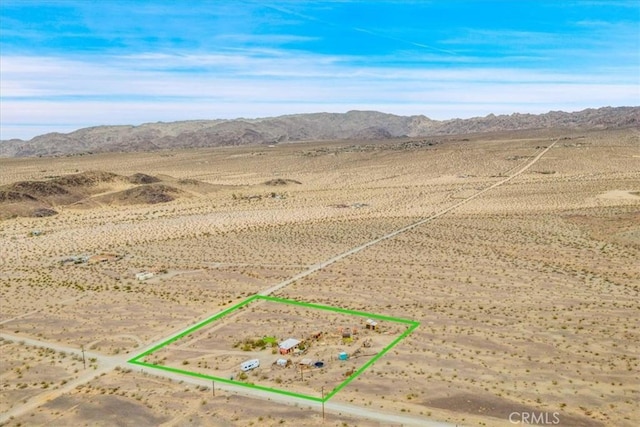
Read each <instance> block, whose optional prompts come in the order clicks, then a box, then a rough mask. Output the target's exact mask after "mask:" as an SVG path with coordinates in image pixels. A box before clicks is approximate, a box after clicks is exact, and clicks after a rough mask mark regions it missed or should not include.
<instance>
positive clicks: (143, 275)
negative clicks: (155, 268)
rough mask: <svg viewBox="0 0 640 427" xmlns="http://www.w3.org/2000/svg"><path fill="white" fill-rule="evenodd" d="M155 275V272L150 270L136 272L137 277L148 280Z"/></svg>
mask: <svg viewBox="0 0 640 427" xmlns="http://www.w3.org/2000/svg"><path fill="white" fill-rule="evenodd" d="M152 277H153V273H152V272H150V271H142V272H140V273H136V279H138V280H147V279H151V278H152Z"/></svg>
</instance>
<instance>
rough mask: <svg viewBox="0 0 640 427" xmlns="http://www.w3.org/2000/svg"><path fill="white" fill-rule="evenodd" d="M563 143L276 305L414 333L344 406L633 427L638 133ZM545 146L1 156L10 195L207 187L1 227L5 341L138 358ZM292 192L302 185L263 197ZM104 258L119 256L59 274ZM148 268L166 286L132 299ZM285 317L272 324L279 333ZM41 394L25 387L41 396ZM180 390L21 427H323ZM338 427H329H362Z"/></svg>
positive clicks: (505, 143)
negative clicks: (130, 183) (97, 174)
mask: <svg viewBox="0 0 640 427" xmlns="http://www.w3.org/2000/svg"><path fill="white" fill-rule="evenodd" d="M557 136H563V137H566V138H569V139H563V140H561V141H559V143H558V144H557V145H556V146H554V148H552V149H551V150H549V151H548V152H547V153H546V154H545V155H544V156H543V157H542V158H541V159H540V160H539V161H538V162H537V163H536V164H535V165H534V166H533V167H531V168H530V169H529V170H527V171H526V172H525V173H523V174H522V175H520V176H518V177H517V178H515V179H513V180H511V181H509V182H506V183H505V184H504V185H501V186H499V187H497V188H494V189H492V190H490V191H488V192H486V193H484V194H483V195H482V196H480V197H478V198H476V199H474V200H472V201H470V202H468V203H466V204H464V205H462V206H460V207H459V208H457V209H456V210H454V211H451V212H450V213H447V214H446V215H444V216H442V217H439V218H437V219H436V220H434V221H431V222H429V223H426V224H424V225H422V226H420V227H417V228H415V229H413V230H411V231H408V232H406V233H403V234H401V235H398V236H397V237H394V238H392V239H389V240H385V241H382V242H380V243H378V244H376V245H374V246H371V247H369V248H367V249H365V250H363V251H361V252H358V253H357V254H354V255H352V256H349V257H347V258H344V259H342V260H341V261H339V262H337V263H335V264H332V265H330V266H328V267H326V268H324V269H322V270H319V271H317V272H315V273H313V274H311V275H309V276H307V277H305V278H303V279H300V280H298V281H296V282H295V283H293V284H292V285H290V286H288V287H285V288H283V289H281V290H280V291H278V292H277V295H276V296H280V297H283V298H290V299H299V300H301V301H306V302H317V303H320V304H326V305H330V306H336V307H343V308H348V309H354V310H361V311H367V312H373V313H379V314H383V315H389V316H399V317H404V318H408V319H412V320H417V321H419V322H420V323H421V326H420V327H419V328H418V329H417V330H416V331H415V332H414V333H413V334H411V335H410V336H409V337H408V338H407V339H406V340H404V341H402V342H401V343H400V344H398V346H397V347H394V349H393V350H392V351H390V352H389V353H388V354H386V355H385V356H383V357H382V358H381V359H380V360H379V361H378V362H376V363H375V364H374V365H373V366H371V367H370V368H369V369H368V370H367V371H366V372H365V373H363V374H362V375H361V376H360V377H358V378H357V379H356V380H355V381H353V382H352V383H351V384H349V385H348V386H347V387H345V388H344V389H343V390H341V391H340V392H339V393H338V394H337V395H336V396H334V398H333V399H332V402H336V403H340V402H342V403H345V404H347V403H348V404H353V405H358V406H361V407H363V408H375V409H376V410H380V411H386V412H389V413H395V414H407V415H412V416H418V417H421V416H422V417H425V419H427V418H429V419H436V420H442V421H449V422H452V423H458V424H463V425H505V426H506V425H511V424H510V423H509V421H508V417H509V414H510V413H511V412H514V411H519V412H523V411H538V412H541V411H544V412H550V413H553V412H558V413H559V414H560V418H561V421H562V422H561V425H566V426H605V425H616V426H633V425H635V422H636V420H637V419H639V418H640V414H639V412H638V409H637V403H636V402H637V401H638V397H639V396H638V390H639V387H638V386H639V385H640V378H639V376H638V368H639V362H638V356H637V355H638V354H640V345H639V344H638V343H639V342H640V330H639V329H638V328H639V326H638V325H640V322H639V320H640V315H639V314H638V313H640V304H639V303H638V301H639V299H638V292H639V290H640V288H639V285H638V284H639V283H640V265H639V264H638V263H637V260H638V259H640V225H639V224H640V198H639V197H638V196H637V195H638V193H639V192H640V172H639V171H640V157H638V155H639V150H640V148H639V147H640V144H639V141H638V135H637V133H635V132H633V131H599V132H590V133H584V132H582V133H577V132H576V133H567V134H562V135H554V139H555V137H557ZM552 141H553V140H552V139H551V138H550V137H549V135H544V136H541V137H540V138H536V137H531V136H530V137H527V138H517V137H515V136H509V135H502V136H494V137H491V138H488V137H487V138H483V137H478V136H475V137H473V138H471V140H470V141H449V142H445V143H442V144H437V145H434V146H425V147H419V148H413V149H399V148H398V145H397V143H395V142H390V143H384V144H382V143H380V144H373V145H367V147H366V149H362V148H358V147H356V146H354V145H353V144H352V143H343V142H341V143H323V144H291V145H283V146H277V147H275V148H269V147H238V148H221V149H206V150H185V151H181V152H160V153H137V154H105V155H91V156H82V157H69V158H56V159H6V160H4V159H3V160H1V161H0V184H8V183H12V182H15V181H19V180H28V179H43V178H44V177H45V176H50V175H62V174H66V173H74V172H76V171H84V170H105V171H109V172H114V173H118V174H122V175H132V174H134V173H138V172H142V173H146V174H150V175H161V176H167V177H171V179H175V180H185V179H194V180H199V181H202V182H204V183H206V184H207V185H209V187H207V190H206V191H201V192H196V191H194V192H193V194H190V195H189V197H185V198H181V199H178V200H175V201H172V202H169V203H165V204H156V205H152V206H149V205H127V206H115V205H113V206H112V205H109V204H103V205H102V206H98V207H95V208H91V209H89V208H80V207H76V208H74V207H66V208H62V209H59V210H60V214H59V215H57V216H53V217H46V218H16V219H11V220H7V221H2V222H0V269H1V270H0V271H1V275H0V300H1V301H2V302H1V304H2V306H1V310H0V332H7V333H11V334H16V335H18V336H23V337H33V338H38V339H40V340H42V341H48V342H51V343H58V344H64V345H69V346H73V347H75V348H79V347H80V346H85V348H89V347H91V351H95V352H98V353H102V354H105V355H123V354H126V353H132V354H133V353H135V352H136V351H137V349H140V348H142V347H144V346H146V345H148V344H150V343H152V342H155V341H157V340H160V339H162V338H163V337H165V336H168V335H170V334H171V333H174V332H176V331H178V330H180V329H181V328H186V327H188V326H190V325H193V324H196V323H197V322H198V321H201V320H203V319H205V318H207V317H208V316H210V315H212V314H214V313H216V312H218V311H219V310H220V309H222V308H225V307H229V306H231V305H233V304H235V303H237V302H239V301H241V300H243V299H244V298H246V297H248V296H250V295H253V294H255V293H257V292H259V291H262V290H264V289H267V288H269V287H270V286H273V285H274V284H276V283H279V282H281V281H282V280H285V279H287V278H289V277H292V276H294V275H295V274H297V273H299V272H301V271H304V270H306V269H308V268H309V267H311V266H313V265H315V264H317V263H320V262H322V261H324V260H326V259H329V258H331V257H333V256H335V255H337V254H339V253H341V252H344V251H346V250H348V249H350V248H353V247H356V246H358V245H359V244H362V243H365V242H367V241H370V240H372V239H374V238H376V237H379V236H382V235H384V234H386V233H389V232H391V231H393V230H396V229H398V228H400V227H402V226H404V225H407V224H411V223H413V222H415V221H417V220H419V219H421V218H425V217H428V216H430V215H432V214H433V213H436V212H438V211H441V210H443V209H446V208H448V207H450V206H452V205H454V204H455V203H458V202H460V201H461V200H465V198H467V197H470V196H471V195H473V194H476V193H477V192H478V191H482V190H483V189H486V188H488V187H489V186H491V185H493V184H495V183H496V182H499V181H501V180H502V179H504V177H506V176H508V175H509V174H510V173H513V171H516V170H518V169H519V168H521V167H522V166H523V165H524V164H526V163H527V162H528V161H530V160H531V159H532V158H534V157H535V156H536V155H537V154H539V153H540V152H541V150H542V149H543V147H546V146H548V145H549V144H550V143H551V142H552ZM278 178H281V179H290V180H295V181H299V182H300V183H301V184H295V183H289V184H288V185H282V186H269V185H265V184H264V183H265V182H266V181H269V180H272V179H278ZM272 193H276V194H277V195H278V197H273V196H272ZM251 196H260V197H251ZM34 230H38V231H40V232H41V233H40V235H37V236H33V235H32V234H33V233H32V232H33V231H34ZM99 253H113V254H118V255H121V256H122V258H121V259H118V260H115V259H110V260H106V261H104V262H95V263H86V264H74V263H69V262H65V263H62V262H61V261H62V260H63V259H65V258H68V257H71V256H80V255H93V254H99ZM140 271H153V272H155V273H156V276H155V277H154V278H153V279H151V280H148V281H138V280H136V279H135V273H137V272H140ZM287 316H291V315H290V314H289V315H286V314H283V315H282V317H276V318H275V319H274V320H273V324H274V325H278V327H279V328H282V327H283V325H286V324H287V322H288V320H287ZM229 327H231V326H229ZM274 334H286V331H284V330H282V331H281V332H279V331H276V332H274ZM227 335H229V334H227ZM5 345H7V344H5ZM10 345H12V346H14V347H15V346H16V345H17V344H15V343H14V344H10ZM11 348H12V350H11V352H9V353H10V354H11V356H10V357H9V358H8V360H10V363H9V365H8V367H7V368H3V369H4V370H3V371H2V372H3V373H2V387H3V390H4V393H7V394H6V396H9V397H7V399H6V400H5V402H6V404H8V405H16V404H19V402H20V401H21V399H24V398H25V397H24V396H22V395H20V396H18V394H16V393H18V390H20V389H19V387H18V383H19V382H24V381H19V380H18V379H17V377H16V375H18V374H17V371H16V369H19V370H20V372H26V368H25V367H26V365H29V364H31V366H40V365H41V364H43V363H44V364H45V365H46V360H45V359H46V358H45V359H42V360H39V361H38V362H37V363H38V365H36V364H35V362H34V361H32V360H30V358H32V357H37V356H36V355H37V351H36V350H29V348H28V347H24V348H20V349H19V348H17V347H16V348H15V349H14V348H13V347H11ZM204 349H205V350H209V347H206V348H204ZM5 353H6V352H3V358H4V357H5V356H4V354H5ZM194 357H196V356H194ZM196 358H197V357H196ZM176 360H177V359H176ZM56 363H57V362H56ZM76 363H77V361H76ZM178 363H182V362H178ZM197 363H198V361H196V359H194V360H193V363H191V362H190V366H194V364H195V366H197ZM61 366H62V367H61V368H60V369H58V370H57V371H56V372H53V373H52V375H54V377H52V378H50V379H49V380H48V381H50V382H51V384H52V385H53V386H55V385H57V384H59V383H60V382H61V381H64V379H65V378H67V377H73V375H74V374H73V370H74V369H75V368H74V367H73V365H70V366H66V365H65V364H64V363H62V364H61ZM32 369H34V368H32ZM42 369H44V368H42ZM39 372H40V371H39ZM42 372H44V370H43V371H42ZM23 375H24V374H23ZM132 378H135V380H133V379H132ZM283 379H284V378H283ZM34 382H35V380H34V381H32V380H31V379H30V380H29V381H27V383H28V384H29V385H28V387H27V388H25V389H22V390H23V391H24V390H28V391H29V393H35V392H37V386H34V385H33V383H34ZM38 383H40V381H38ZM309 387H311V388H313V387H314V385H313V384H310V385H309ZM184 388H185V387H184V386H179V385H176V384H175V383H171V382H169V381H168V380H164V379H160V378H153V379H151V377H148V378H147V377H140V376H139V375H138V374H136V375H134V373H133V372H131V373H128V374H126V373H125V372H124V371H122V370H121V371H117V372H115V371H114V372H111V373H108V374H106V375H105V376H103V377H99V378H98V379H96V380H92V381H90V382H88V383H86V385H84V386H83V387H82V388H80V389H77V390H75V391H73V392H71V393H65V394H63V395H62V396H60V397H58V398H56V399H54V400H52V401H50V402H48V403H46V404H45V405H44V406H41V407H40V408H38V409H37V410H35V411H32V412H31V413H29V414H26V415H23V416H21V417H18V418H16V419H14V420H12V421H11V422H10V425H16V424H18V423H23V424H44V423H52V424H53V425H55V424H56V423H58V425H69V424H83V423H88V424H95V423H100V422H102V423H103V425H112V424H114V423H116V421H117V420H116V419H112V418H109V415H107V414H110V413H112V411H111V409H112V408H114V407H116V406H118V407H122V408H126V411H125V412H126V413H127V419H130V420H135V421H136V423H137V424H136V425H157V424H162V423H165V424H166V425H189V424H193V425H198V424H200V425H201V424H208V423H210V425H259V424H260V425H262V423H266V424H267V425H275V424H278V423H279V422H280V419H283V420H285V421H284V422H285V425H286V423H291V424H296V423H297V424H300V423H303V424H305V425H313V423H320V422H321V420H320V419H319V418H317V414H315V415H314V416H313V417H312V418H301V417H306V416H307V415H306V414H307V413H306V412H305V411H303V410H302V409H300V408H296V407H293V406H287V405H282V404H280V403H275V402H267V401H264V400H256V399H249V398H248V397H242V396H237V395H233V394H231V393H228V394H227V395H225V396H224V397H220V398H218V397H216V398H215V399H206V402H205V403H201V402H200V400H201V399H200V398H198V397H194V396H199V393H204V394H205V395H206V394H207V392H204V391H197V390H193V389H190V390H189V391H186V390H185V389H184ZM114 389H115V391H113V390H114ZM122 393H124V394H122ZM209 393H210V390H209ZM137 396H142V397H140V398H139V399H138V397H137ZM149 396H154V397H153V399H152V398H150V397H149ZM203 399H204V398H203ZM226 399H228V401H227V400H226ZM174 400H175V401H176V402H183V403H179V404H178V403H175V404H174V403H172V402H173V401H174ZM194 402H195V403H194ZM196 403H197V404H196ZM114 405H115V406H114ZM110 408H111V409H110ZM242 408H250V412H247V413H243V412H242V411H241V409H242ZM123 411H124V409H123ZM234 411H235V412H234ZM212 414H217V415H216V417H218V416H219V417H218V418H215V421H213V420H211V419H210V417H211V415H212ZM303 414H304V415H303ZM270 416H271V417H272V418H269V417H270ZM332 416H334V417H335V418H334V419H332V420H331V422H332V423H334V424H335V425H340V423H342V422H346V423H347V424H349V425H366V422H365V421H363V420H360V419H353V418H341V417H339V416H337V414H333V415H332ZM261 417H262V419H261ZM100 420H102V421H100ZM125 425H127V424H126V422H125ZM128 425H133V424H128ZM330 425H331V424H330ZM372 425H375V424H372Z"/></svg>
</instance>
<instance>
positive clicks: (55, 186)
mask: <svg viewBox="0 0 640 427" xmlns="http://www.w3.org/2000/svg"><path fill="white" fill-rule="evenodd" d="M171 184H172V185H168V184H166V183H163V182H162V180H160V179H159V178H157V177H154V176H151V175H146V174H142V173H136V174H134V175H131V176H123V175H118V174H115V173H111V172H102V171H87V172H81V173H77V174H72V175H63V176H56V177H50V179H47V180H37V181H36V180H33V181H19V182H14V183H12V184H8V185H4V186H0V219H7V218H11V217H16V216H33V217H39V216H52V215H56V214H57V213H58V212H57V211H56V209H58V208H59V207H78V208H86V207H95V206H102V205H129V204H155V203H165V202H169V201H172V200H174V199H176V198H179V197H188V196H189V193H188V192H187V191H185V190H183V189H181V188H179V187H181V186H182V185H180V184H179V181H178V184H177V185H173V183H171ZM205 185H206V184H205Z"/></svg>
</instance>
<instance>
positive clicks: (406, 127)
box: [0, 107, 640, 157]
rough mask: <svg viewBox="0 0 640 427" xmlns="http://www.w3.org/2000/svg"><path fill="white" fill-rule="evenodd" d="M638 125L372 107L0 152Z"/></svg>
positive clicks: (627, 117) (126, 132) (635, 113)
mask: <svg viewBox="0 0 640 427" xmlns="http://www.w3.org/2000/svg"><path fill="white" fill-rule="evenodd" d="M633 126H640V107H604V108H598V109H587V110H583V111H579V112H574V113H565V112H562V111H552V112H549V113H545V114H538V115H536V114H518V113H515V114H511V115H500V116H496V115H493V114H490V115H488V116H486V117H475V118H471V119H452V120H442V121H440V120H431V119H429V118H428V117H425V116H408V117H407V116H396V115H393V114H385V113H380V112H377V111H349V112H347V113H315V114H295V115H287V116H280V117H272V118H263V119H234V120H194V121H180V122H172V123H162V122H161V123H147V124H143V125H140V126H97V127H90V128H84V129H79V130H77V131H74V132H71V133H66V134H63V133H48V134H44V135H40V136H37V137H35V138H33V139H31V140H29V141H23V140H20V139H11V140H3V141H0V157H29V156H63V155H77V154H86V153H100V152H130V151H153V150H163V149H179V148H197V147H217V146H233V145H246V144H279V143H285V142H292V141H325V140H384V139H391V138H399V137H423V136H435V135H455V134H467V133H475V132H495V131H507V130H525V129H542V128H544V129H550V128H553V129H582V130H588V129H615V128H623V127H633Z"/></svg>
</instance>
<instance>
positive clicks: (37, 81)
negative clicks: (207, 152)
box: [0, 0, 640, 139]
mask: <svg viewBox="0 0 640 427" xmlns="http://www.w3.org/2000/svg"><path fill="white" fill-rule="evenodd" d="M0 60H1V62H0V72H1V81H0V126H1V127H0V131H1V133H2V135H1V137H2V139H8V138H12V137H20V138H31V137H33V136H35V135H38V134H41V133H45V132H49V131H59V132H66V131H71V130H74V129H77V128H81V127H86V126H95V125H102V124H140V123H144V122H156V121H173V120H188V119H214V118H236V117H267V116H275V115H280V114H294V113H305V112H320V111H328V112H346V111H349V110H352V109H360V110H378V111H384V112H388V113H395V114H401V115H411V114H424V115H426V116H428V117H431V118H434V119H447V118H454V117H472V116H484V115H487V114H489V113H495V114H503V113H513V112H521V113H525V112H531V113H541V112H547V111H550V110H565V111H576V110H581V109H584V108H590V107H594V108H595V107H601V106H609V105H610V106H622V105H640V89H639V87H640V0H629V1H623V0H609V1H604V0H603V1H598V0H573V1H562V0H531V1H527V0H520V1H517V0H513V1H508V0H494V1H480V0H478V1H471V0H468V1H462V0H446V1H445V0H433V1H415V0H407V1H399V0H393V1H392V0H389V1H384V0H378V1H361V0H353V1H350V0H334V1H304V0H300V1H292V0H278V1H268V0H267V1H257V0H256V1H253V0H245V1H224V0H218V1H194V0H191V1H188V2H187V1H149V0H146V1H144V0H138V1H129V0H111V1H110V0H101V1H97V0H81V1H72V0H60V1H31V0H3V1H2V2H1V3H0Z"/></svg>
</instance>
